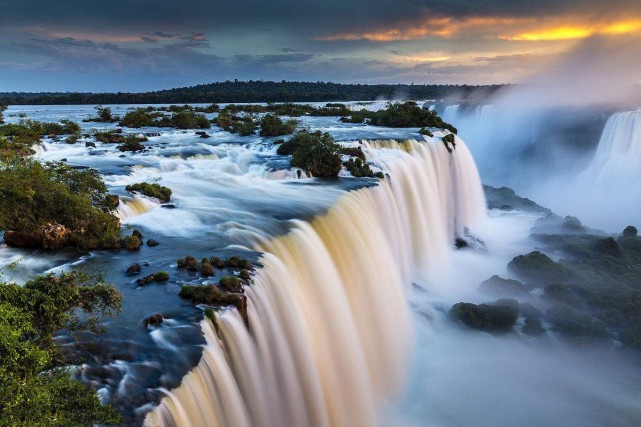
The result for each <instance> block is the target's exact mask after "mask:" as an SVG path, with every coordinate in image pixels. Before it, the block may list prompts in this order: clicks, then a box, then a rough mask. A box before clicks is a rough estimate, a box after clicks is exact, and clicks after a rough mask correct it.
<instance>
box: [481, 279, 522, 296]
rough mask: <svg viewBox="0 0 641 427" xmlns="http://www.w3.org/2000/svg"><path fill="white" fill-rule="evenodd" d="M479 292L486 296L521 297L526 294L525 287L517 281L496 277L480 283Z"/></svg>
mask: <svg viewBox="0 0 641 427" xmlns="http://www.w3.org/2000/svg"><path fill="white" fill-rule="evenodd" d="M479 290H481V291H482V292H484V293H486V294H492V295H505V296H523V295H526V294H527V293H528V290H527V288H526V287H525V285H524V284H523V283H521V282H519V281H518V280H513V279H503V278H501V277H499V276H497V275H494V276H492V277H490V278H489V279H487V280H486V281H484V282H483V283H481V285H480V286H479Z"/></svg>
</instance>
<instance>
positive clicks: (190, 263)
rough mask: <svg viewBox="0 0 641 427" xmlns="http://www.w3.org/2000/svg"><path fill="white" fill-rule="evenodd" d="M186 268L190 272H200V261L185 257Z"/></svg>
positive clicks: (188, 256)
mask: <svg viewBox="0 0 641 427" xmlns="http://www.w3.org/2000/svg"><path fill="white" fill-rule="evenodd" d="M185 266H186V267H187V270H189V271H198V260H197V259H196V258H194V257H193V256H191V255H187V256H186V257H185Z"/></svg>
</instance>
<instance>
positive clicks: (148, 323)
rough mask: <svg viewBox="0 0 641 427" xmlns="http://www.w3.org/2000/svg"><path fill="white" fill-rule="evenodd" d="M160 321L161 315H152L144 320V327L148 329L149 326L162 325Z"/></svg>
mask: <svg viewBox="0 0 641 427" xmlns="http://www.w3.org/2000/svg"><path fill="white" fill-rule="evenodd" d="M162 319H163V317H162V314H154V315H153V316H149V317H147V318H146V319H145V326H146V327H149V326H151V325H157V324H159V323H162Z"/></svg>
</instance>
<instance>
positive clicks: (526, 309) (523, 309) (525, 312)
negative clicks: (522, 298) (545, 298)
mask: <svg viewBox="0 0 641 427" xmlns="http://www.w3.org/2000/svg"><path fill="white" fill-rule="evenodd" d="M519 313H520V314H521V316H523V317H529V318H533V319H540V318H541V317H543V312H542V311H541V310H539V309H538V308H536V307H535V306H534V305H532V303H529V302H522V303H521V304H519Z"/></svg>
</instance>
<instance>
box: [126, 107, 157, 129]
mask: <svg viewBox="0 0 641 427" xmlns="http://www.w3.org/2000/svg"><path fill="white" fill-rule="evenodd" d="M158 117H163V114H162V113H159V112H153V111H152V110H149V109H148V108H136V109H135V110H131V111H128V112H127V114H125V116H124V117H123V118H122V119H121V120H120V126H126V127H130V128H141V127H149V126H154V125H155V124H156V119H157V118H158Z"/></svg>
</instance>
